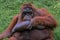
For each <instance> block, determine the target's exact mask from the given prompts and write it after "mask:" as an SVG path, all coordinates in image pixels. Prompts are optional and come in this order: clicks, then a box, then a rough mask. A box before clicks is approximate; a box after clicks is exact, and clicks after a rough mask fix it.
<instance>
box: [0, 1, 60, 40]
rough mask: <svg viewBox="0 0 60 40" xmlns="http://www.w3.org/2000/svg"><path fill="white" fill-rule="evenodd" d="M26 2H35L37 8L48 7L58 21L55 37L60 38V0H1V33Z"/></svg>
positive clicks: (56, 39) (58, 39)
mask: <svg viewBox="0 0 60 40" xmlns="http://www.w3.org/2000/svg"><path fill="white" fill-rule="evenodd" d="M26 2H31V3H33V4H34V5H35V6H36V7H37V8H42V7H43V8H46V9H48V11H49V12H50V13H51V14H52V15H53V16H54V17H55V19H56V20H57V22H58V26H57V28H56V29H55V30H54V34H55V35H54V38H55V40H60V27H59V26H60V0H0V33H2V32H3V31H4V30H5V29H6V28H7V27H8V25H9V23H10V21H11V20H12V18H13V16H14V15H16V14H18V13H20V7H21V5H22V4H23V3H26ZM4 40H7V39H4Z"/></svg>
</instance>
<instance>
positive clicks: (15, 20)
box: [0, 15, 18, 39]
mask: <svg viewBox="0 0 60 40" xmlns="http://www.w3.org/2000/svg"><path fill="white" fill-rule="evenodd" d="M17 20H18V15H16V16H14V17H13V19H12V21H11V23H10V24H9V26H8V28H7V29H6V30H5V31H4V32H3V33H2V34H0V39H3V38H5V37H7V36H9V34H10V32H11V30H12V28H13V27H14V25H15V24H16V22H17Z"/></svg>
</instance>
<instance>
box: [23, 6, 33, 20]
mask: <svg viewBox="0 0 60 40" xmlns="http://www.w3.org/2000/svg"><path fill="white" fill-rule="evenodd" d="M22 15H23V19H24V20H30V19H31V18H32V17H33V10H32V8H29V7H26V8H24V10H23V12H22Z"/></svg>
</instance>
